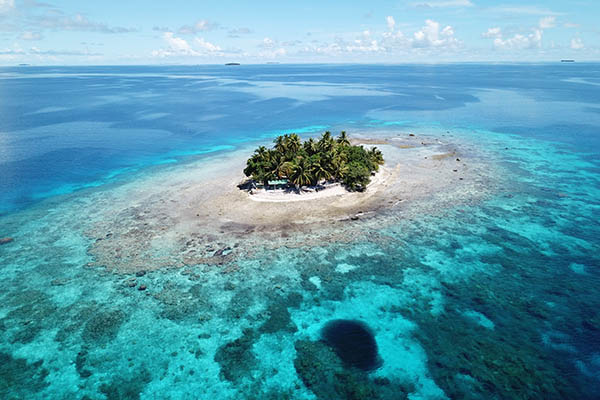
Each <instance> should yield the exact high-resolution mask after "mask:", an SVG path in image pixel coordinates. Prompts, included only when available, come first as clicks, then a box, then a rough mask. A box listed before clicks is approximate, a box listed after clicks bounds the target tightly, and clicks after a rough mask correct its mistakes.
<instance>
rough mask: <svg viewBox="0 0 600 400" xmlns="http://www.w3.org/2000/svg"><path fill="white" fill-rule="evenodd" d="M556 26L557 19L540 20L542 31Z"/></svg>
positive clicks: (551, 17)
mask: <svg viewBox="0 0 600 400" xmlns="http://www.w3.org/2000/svg"><path fill="white" fill-rule="evenodd" d="M555 26H556V17H553V16H550V17H544V18H542V19H540V23H539V27H540V29H549V28H554V27H555Z"/></svg>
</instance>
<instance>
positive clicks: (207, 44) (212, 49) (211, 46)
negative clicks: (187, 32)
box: [194, 37, 221, 53]
mask: <svg viewBox="0 0 600 400" xmlns="http://www.w3.org/2000/svg"><path fill="white" fill-rule="evenodd" d="M194 42H195V43H196V44H197V45H198V46H200V48H201V49H203V50H205V51H207V52H209V53H214V52H216V51H221V48H220V47H219V46H217V45H214V44H212V43H210V42H207V41H206V40H204V38H201V37H197V38H196V39H194Z"/></svg>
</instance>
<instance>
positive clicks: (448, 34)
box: [412, 19, 460, 48]
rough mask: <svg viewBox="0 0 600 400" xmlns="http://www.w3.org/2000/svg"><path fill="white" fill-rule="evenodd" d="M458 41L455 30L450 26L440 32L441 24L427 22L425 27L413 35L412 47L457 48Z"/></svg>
mask: <svg viewBox="0 0 600 400" xmlns="http://www.w3.org/2000/svg"><path fill="white" fill-rule="evenodd" d="M459 43H460V42H459V41H458V39H456V38H455V37H454V29H452V27H451V26H450V25H447V26H445V27H444V28H443V29H442V30H440V24H439V22H436V21H433V20H430V19H428V20H426V21H425V26H424V27H422V28H421V30H419V31H417V32H415V33H414V34H413V39H412V46H413V47H418V48H424V47H450V48H452V47H457V46H458V45H459Z"/></svg>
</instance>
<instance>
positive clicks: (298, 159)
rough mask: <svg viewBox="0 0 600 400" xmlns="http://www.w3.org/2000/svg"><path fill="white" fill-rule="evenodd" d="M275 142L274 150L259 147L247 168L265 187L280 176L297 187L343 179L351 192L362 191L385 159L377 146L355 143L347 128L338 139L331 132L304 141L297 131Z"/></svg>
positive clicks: (250, 174)
mask: <svg viewBox="0 0 600 400" xmlns="http://www.w3.org/2000/svg"><path fill="white" fill-rule="evenodd" d="M274 143H275V146H274V147H273V148H272V149H267V148H266V147H264V146H261V147H259V148H258V149H256V150H255V151H254V154H253V155H252V157H250V158H249V159H248V161H247V163H246V168H245V169H244V174H246V176H248V177H251V178H252V179H253V180H254V181H256V182H261V183H263V184H264V185H265V186H267V185H268V184H269V181H274V180H278V179H285V180H287V181H288V182H289V183H291V184H293V185H294V186H295V187H296V189H299V188H301V187H302V186H309V185H310V186H316V185H318V184H319V183H321V182H326V181H330V182H342V183H343V184H344V185H345V186H346V188H347V189H348V190H350V191H362V190H364V189H365V188H366V186H367V185H368V183H369V182H370V179H371V175H372V174H373V173H374V172H376V171H377V170H378V169H379V166H380V165H382V164H383V162H384V161H383V154H382V153H381V151H379V150H378V149H377V148H376V147H374V148H372V149H370V150H367V149H365V148H364V147H362V146H353V145H351V144H350V140H349V139H348V135H347V134H346V132H345V131H342V132H341V133H340V135H339V136H338V137H337V138H334V137H333V136H332V135H331V132H329V131H328V132H325V133H324V134H323V135H322V136H321V138H320V139H319V140H314V139H313V138H310V139H308V140H307V141H305V142H304V143H303V142H302V140H301V139H300V137H299V136H298V135H297V134H295V133H292V134H289V135H288V134H286V135H283V136H279V137H277V138H276V139H275V141H274Z"/></svg>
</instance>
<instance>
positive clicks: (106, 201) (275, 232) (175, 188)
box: [88, 134, 491, 273]
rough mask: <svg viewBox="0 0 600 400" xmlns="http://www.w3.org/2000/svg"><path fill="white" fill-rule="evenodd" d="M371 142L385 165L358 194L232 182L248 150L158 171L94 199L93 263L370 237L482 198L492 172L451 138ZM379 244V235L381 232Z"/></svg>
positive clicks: (170, 261)
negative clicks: (255, 188) (244, 186)
mask: <svg viewBox="0 0 600 400" xmlns="http://www.w3.org/2000/svg"><path fill="white" fill-rule="evenodd" d="M360 142H361V143H364V144H365V147H370V146H373V145H376V146H377V147H378V148H379V149H380V150H381V151H382V152H383V155H384V159H385V161H386V162H385V165H384V166H383V167H382V168H381V169H380V171H379V172H378V173H377V174H376V175H375V176H374V177H373V178H372V182H371V183H370V184H369V186H368V187H367V189H366V190H365V191H364V192H348V191H346V189H345V188H343V187H342V186H340V185H333V186H332V187H330V188H327V189H325V190H322V191H318V192H302V193H296V192H295V191H291V192H288V193H285V192H283V191H281V190H277V191H259V192H258V193H257V194H250V193H249V192H248V191H245V190H241V189H240V188H239V187H238V185H239V184H240V183H241V182H243V181H244V180H245V179H246V178H245V177H244V176H243V173H242V170H243V168H244V165H245V161H246V159H247V158H248V157H249V156H250V155H251V154H252V151H253V148H250V147H248V148H244V149H240V150H238V151H235V152H230V153H224V154H220V155H216V156H212V157H208V158H203V159H200V160H198V161H196V162H191V163H188V164H186V165H183V166H176V167H173V168H166V169H165V170H164V171H160V172H155V173H153V174H149V175H148V176H146V177H142V178H139V179H136V180H135V181H133V182H130V183H128V184H125V185H123V186H122V187H120V188H118V190H113V191H112V192H111V193H112V195H111V197H110V198H101V196H100V195H99V196H100V198H99V199H98V202H100V203H102V204H103V205H102V206H101V207H100V209H103V210H106V211H104V213H103V215H101V216H100V218H98V222H97V223H96V224H95V226H94V229H92V230H90V232H89V233H88V234H89V235H90V237H92V238H93V239H94V244H93V245H92V247H91V249H90V252H91V253H92V254H93V255H94V256H95V259H96V262H95V265H101V266H105V267H107V268H109V269H113V270H115V271H120V272H124V273H131V272H135V271H139V270H147V269H158V268H164V267H184V266H193V265H198V264H207V265H218V266H223V265H228V266H229V268H235V266H233V267H232V266H231V263H232V262H234V261H235V260H236V259H239V258H240V257H242V258H243V257H249V256H251V255H252V254H253V252H254V251H256V250H257V249H258V248H264V247H272V248H277V247H280V246H286V247H292V248H293V247H300V246H302V245H311V243H315V245H317V244H319V243H323V241H351V240H355V239H358V238H360V237H361V236H363V235H370V238H371V239H372V240H378V239H377V238H378V236H377V233H376V232H375V231H374V229H375V228H376V227H381V226H382V225H384V224H386V223H389V222H392V221H394V220H395V218H410V216H411V215H414V214H415V213H419V212H439V210H441V209H443V208H445V207H455V206H457V205H458V204H460V203H461V202H468V201H473V200H474V199H477V198H481V197H482V196H483V195H484V194H485V192H486V188H487V185H486V183H485V182H486V180H488V179H489V177H488V175H489V171H490V170H491V169H490V168H489V167H488V166H486V164H485V163H484V162H482V160H481V158H477V157H471V156H470V154H469V152H470V150H467V149H466V147H461V145H460V144H459V143H445V142H442V141H440V140H439V139H438V138H430V137H417V136H414V137H413V136H408V135H407V134H402V135H397V136H394V135H390V136H388V137H386V138H378V139H368V138H366V139H361V140H360ZM381 240H385V238H381Z"/></svg>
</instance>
